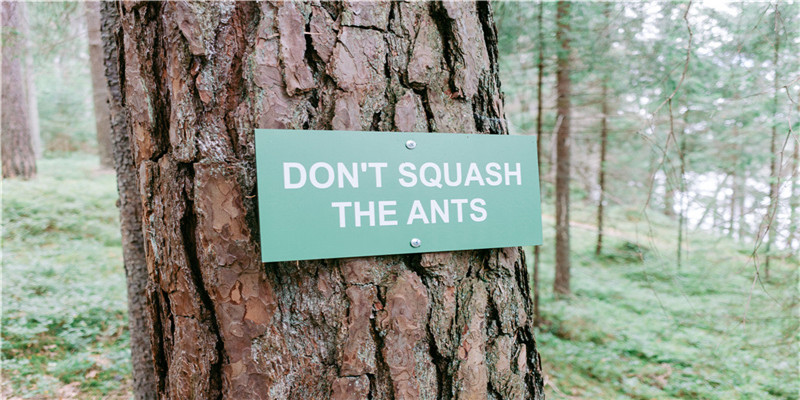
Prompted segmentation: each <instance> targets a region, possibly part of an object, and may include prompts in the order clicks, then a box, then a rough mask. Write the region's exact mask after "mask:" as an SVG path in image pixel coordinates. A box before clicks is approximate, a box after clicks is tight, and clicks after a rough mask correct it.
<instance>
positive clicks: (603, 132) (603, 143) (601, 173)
mask: <svg viewBox="0 0 800 400" xmlns="http://www.w3.org/2000/svg"><path fill="white" fill-rule="evenodd" d="M608 21H609V22H610V19H608ZM601 95H602V97H603V100H602V105H601V108H602V109H601V111H600V113H601V114H602V115H601V117H600V118H601V119H600V165H599V166H598V168H597V170H598V178H597V184H598V185H599V186H600V196H599V198H598V199H597V246H595V249H594V254H595V255H596V256H599V255H600V253H601V252H602V251H603V206H604V204H603V203H604V202H605V195H606V147H607V146H608V126H607V124H608V81H607V80H606V78H603V89H602V94H601Z"/></svg>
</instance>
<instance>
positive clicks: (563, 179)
mask: <svg viewBox="0 0 800 400" xmlns="http://www.w3.org/2000/svg"><path fill="white" fill-rule="evenodd" d="M570 7H571V4H570V2H568V1H559V2H558V5H557V11H556V41H557V42H558V43H559V49H558V57H557V71H556V92H557V93H558V99H557V100H556V108H557V110H558V116H559V118H558V119H559V120H560V121H561V123H560V125H559V127H558V132H557V134H556V142H557V144H556V149H557V150H556V152H557V154H558V157H557V161H556V276H555V281H554V282H553V292H554V293H558V294H569V292H570V288H569V281H570V257H569V248H570V244H569V182H570V139H569V133H570V115H571V114H570V96H571V87H572V83H571V80H570V75H569V73H570V71H569V69H570V54H571V52H572V48H571V44H570V39H569V31H570V21H569V19H570Z"/></svg>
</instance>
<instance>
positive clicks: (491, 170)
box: [256, 129, 542, 262]
mask: <svg viewBox="0 0 800 400" xmlns="http://www.w3.org/2000/svg"><path fill="white" fill-rule="evenodd" d="M256 164H257V176H258V207H259V218H260V230H261V258H262V260H263V261H264V262H271V261H289V260H309V259H320V258H337V257H355V256H370V255H387V254H404V253H417V252H434V251H447V250H465V249H482V248H495V247H510V246H521V245H534V244H541V243H542V220H541V208H540V200H539V171H538V169H537V166H536V141H535V138H534V137H528V136H506V135H503V136H500V135H472V134H442V133H390V132H340V131H293V130H265V129H257V130H256Z"/></svg>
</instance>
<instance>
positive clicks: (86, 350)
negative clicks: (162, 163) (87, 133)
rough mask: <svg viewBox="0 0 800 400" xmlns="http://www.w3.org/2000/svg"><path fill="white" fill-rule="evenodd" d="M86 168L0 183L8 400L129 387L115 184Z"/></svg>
mask: <svg viewBox="0 0 800 400" xmlns="http://www.w3.org/2000/svg"><path fill="white" fill-rule="evenodd" d="M96 165H97V161H96V160H95V159H94V157H88V158H87V157H85V156H83V157H81V156H77V155H76V156H73V157H70V158H61V159H51V160H43V161H40V163H39V175H38V177H37V179H36V180H32V181H17V180H5V181H3V186H4V187H3V227H4V229H3V282H2V286H3V288H2V291H3V297H2V302H3V315H2V339H3V341H2V368H3V374H4V378H5V379H4V380H5V382H4V385H9V387H10V389H11V390H12V391H13V392H14V393H16V394H19V395H24V396H26V397H36V398H41V397H56V393H57V390H58V389H59V388H60V387H62V386H64V385H66V384H68V383H71V382H80V384H81V386H80V389H81V391H82V392H83V393H84V394H86V395H89V396H99V395H102V394H108V393H110V392H113V391H115V390H118V389H119V388H120V387H121V386H123V385H125V384H126V382H127V380H128V379H129V374H130V365H129V363H130V350H129V349H128V341H129V339H128V337H129V336H128V324H127V304H126V302H127V297H126V287H125V273H124V270H123V267H122V250H121V239H120V231H119V214H118V211H117V209H116V207H115V202H116V199H117V192H116V186H115V179H114V175H113V174H112V173H109V172H107V171H97V170H95V169H94V168H95V166H96ZM6 389H7V388H4V393H5V390H6Z"/></svg>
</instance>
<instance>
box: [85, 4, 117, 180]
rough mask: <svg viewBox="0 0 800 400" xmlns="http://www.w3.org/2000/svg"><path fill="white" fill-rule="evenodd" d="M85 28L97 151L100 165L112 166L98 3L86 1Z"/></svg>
mask: <svg viewBox="0 0 800 400" xmlns="http://www.w3.org/2000/svg"><path fill="white" fill-rule="evenodd" d="M83 4H84V6H85V10H84V11H85V15H86V29H87V31H88V33H89V69H90V70H91V74H92V97H93V100H94V123H95V128H96V130H97V152H98V154H99V155H100V166H101V167H103V168H113V167H114V159H113V156H112V154H111V152H112V150H111V147H112V145H111V116H110V111H109V105H108V103H109V98H108V83H106V77H105V72H104V67H103V42H102V40H101V38H100V3H99V2H97V1H86V2H84V3H83Z"/></svg>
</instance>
